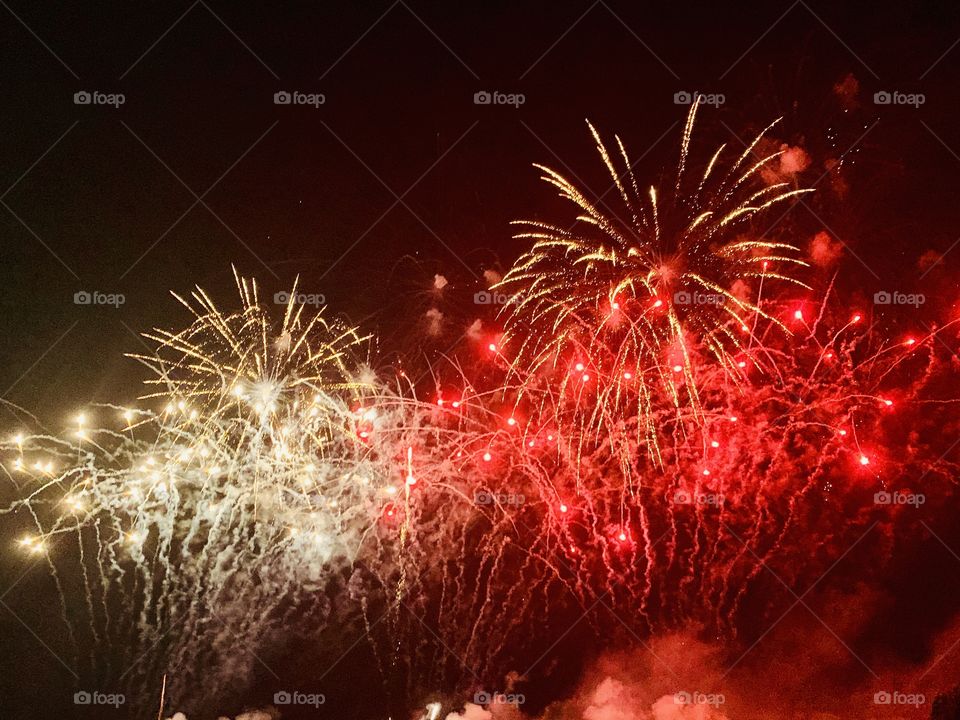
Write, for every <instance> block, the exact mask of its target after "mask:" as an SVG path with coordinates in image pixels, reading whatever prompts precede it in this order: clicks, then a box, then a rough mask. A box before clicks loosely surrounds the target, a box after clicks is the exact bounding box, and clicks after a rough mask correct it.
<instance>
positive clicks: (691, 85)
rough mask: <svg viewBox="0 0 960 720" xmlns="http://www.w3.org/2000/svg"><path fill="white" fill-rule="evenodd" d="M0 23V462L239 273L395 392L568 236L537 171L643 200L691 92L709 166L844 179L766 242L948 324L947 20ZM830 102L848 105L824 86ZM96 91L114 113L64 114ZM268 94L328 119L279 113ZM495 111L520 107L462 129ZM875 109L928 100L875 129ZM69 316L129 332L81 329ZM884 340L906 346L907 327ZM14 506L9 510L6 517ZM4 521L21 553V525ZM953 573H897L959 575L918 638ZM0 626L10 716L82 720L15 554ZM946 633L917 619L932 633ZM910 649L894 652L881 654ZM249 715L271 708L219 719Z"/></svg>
mask: <svg viewBox="0 0 960 720" xmlns="http://www.w3.org/2000/svg"><path fill="white" fill-rule="evenodd" d="M0 6H2V7H0V79H2V84H0V87H2V90H3V92H2V97H3V100H2V104H0V174H2V177H0V200H2V202H0V249H2V250H0V251H2V256H0V257H2V261H0V273H2V276H0V391H2V399H3V405H2V406H0V407H2V408H3V412H2V415H3V419H2V421H0V431H2V432H4V433H7V432H13V431H14V430H16V429H17V428H18V427H20V426H21V425H22V424H23V423H25V422H28V415H26V413H30V414H32V415H34V416H35V417H36V420H37V421H38V422H39V423H40V424H41V425H42V426H45V427H47V428H50V429H51V430H52V431H57V430H59V429H62V428H63V427H64V426H66V424H67V423H68V418H69V417H71V416H72V415H73V414H74V413H75V412H76V411H77V409H78V408H81V407H83V406H84V405H86V404H88V403H91V402H105V401H109V402H121V401H124V400H132V399H134V398H135V397H136V396H137V395H138V394H139V393H140V392H141V387H140V383H141V381H142V379H143V377H144V371H143V369H142V368H140V367H139V366H138V365H137V363H136V362H134V361H133V360H131V359H129V358H127V357H125V356H124V353H135V352H142V351H143V350H144V348H145V346H144V344H143V342H142V340H141V339H140V338H139V335H138V334H139V333H140V332H142V331H144V330H149V329H150V328H154V327H180V326H182V325H183V324H185V323H186V322H187V321H188V316H187V313H186V311H185V310H184V309H183V308H182V307H181V306H179V304H178V303H177V302H176V300H175V299H174V298H173V297H171V295H170V291H174V292H177V293H181V294H182V293H188V292H189V291H190V290H191V289H192V288H193V286H194V285H200V286H202V287H204V288H205V289H206V290H208V291H209V292H210V293H211V294H212V295H213V296H214V297H217V298H220V299H224V300H229V299H230V298H232V297H233V293H234V290H233V275H232V271H231V265H233V266H236V268H237V269H238V270H239V271H240V272H241V274H244V275H248V276H256V277H257V278H258V279H259V281H260V282H261V283H262V286H263V288H264V293H265V294H266V295H268V296H269V295H272V294H273V293H275V292H277V291H280V290H283V289H286V288H289V286H290V285H291V283H292V282H293V280H294V278H295V277H296V276H298V275H299V278H300V286H301V289H302V291H303V292H307V293H318V294H323V295H324V296H325V298H326V301H327V304H328V305H329V306H330V308H331V310H332V311H333V312H336V313H339V314H342V315H344V316H346V317H348V318H349V319H350V320H352V321H353V322H355V323H357V324H359V325H361V326H362V327H363V328H364V329H365V330H367V331H369V332H373V333H376V334H377V335H378V337H379V338H380V341H379V344H378V347H377V351H378V353H380V355H381V357H382V358H383V362H384V363H393V362H397V361H396V360H395V358H396V357H398V356H400V355H403V356H404V357H405V358H407V359H406V360H405V362H406V363H408V364H416V363H418V362H421V361H422V362H427V361H429V360H431V359H435V358H437V357H439V356H440V354H442V353H443V352H444V351H445V350H447V349H448V348H449V346H450V345H452V344H455V343H456V342H457V340H458V339H459V338H460V337H461V335H462V331H463V330H464V329H465V327H466V325H467V324H468V320H469V318H470V317H471V314H473V315H475V314H476V307H475V305H474V303H473V299H472V296H473V293H475V292H477V291H478V290H481V289H483V288H485V287H486V282H485V280H484V277H483V272H484V271H485V270H495V271H498V272H501V273H502V272H503V271H504V270H505V268H507V267H509V265H510V263H512V261H513V260H514V259H515V258H516V256H517V255H518V253H519V252H520V251H521V250H522V247H523V246H522V244H521V243H519V242H518V241H516V240H513V239H512V238H511V234H512V230H511V227H510V226H509V222H510V221H511V220H514V219H518V218H527V217H549V216H554V217H556V216H558V214H561V216H563V215H562V213H567V212H568V210H567V209H566V208H565V206H564V205H563V203H562V202H561V201H560V200H559V199H558V198H557V197H556V194H555V192H553V191H552V189H550V188H548V187H547V186H546V185H544V184H543V183H542V182H540V181H539V180H538V172H537V171H536V170H535V169H534V168H533V167H532V163H534V162H540V163H544V164H546V165H550V166H552V167H556V168H558V169H559V170H561V171H565V172H568V174H570V175H572V176H575V177H577V178H578V179H579V180H580V181H581V183H582V184H584V185H585V186H586V187H588V188H589V189H591V190H592V191H594V192H595V193H597V194H599V193H601V192H603V191H604V190H606V189H607V186H608V184H609V181H608V179H607V178H606V175H605V170H604V168H603V167H602V165H601V164H600V163H599V161H598V160H597V158H596V156H595V152H594V149H593V143H592V140H591V138H590V136H589V133H588V131H587V128H586V125H585V124H584V120H585V119H589V120H590V121H591V122H592V123H594V124H595V125H596V126H597V127H598V128H599V129H600V130H601V132H603V133H605V134H607V135H611V136H612V134H613V133H618V134H619V135H620V137H621V138H622V139H623V140H624V142H625V144H626V145H627V146H628V148H629V149H630V151H631V154H632V156H633V158H634V159H639V162H638V164H637V168H636V173H637V175H638V177H644V178H648V179H656V178H657V177H658V176H659V174H660V173H661V172H662V171H663V169H664V168H669V167H672V166H673V164H674V163H675V162H676V157H677V147H678V145H679V138H680V132H681V130H682V127H683V120H684V117H685V113H686V110H687V107H686V106H685V105H682V104H678V103H677V102H675V96H676V94H678V93H684V92H693V91H699V92H703V93H710V94H722V95H723V97H724V103H723V104H722V105H719V106H718V107H706V108H704V109H703V111H702V115H701V117H700V119H699V123H700V125H699V129H698V138H697V142H698V143H702V144H700V145H698V147H699V148H701V149H703V148H713V147H715V146H716V145H718V144H719V143H722V142H729V143H731V147H739V146H741V144H742V140H741V138H747V137H749V136H751V135H752V134H754V133H755V132H756V131H758V130H760V129H762V128H763V127H764V126H766V125H767V124H768V123H769V122H770V121H771V120H772V119H774V118H776V117H780V116H782V117H783V120H782V124H781V126H779V127H778V129H777V133H776V136H777V137H778V138H779V139H781V140H782V141H784V142H786V143H789V144H791V145H797V146H801V147H803V148H804V149H805V150H806V152H807V153H808V154H809V155H810V157H811V160H812V162H811V168H810V169H809V170H808V171H807V173H806V174H805V175H804V179H805V180H807V182H809V183H816V187H817V188H818V190H821V189H823V190H825V189H826V188H827V187H828V186H830V184H831V183H832V182H833V179H832V177H831V176H830V173H829V170H828V169H826V168H825V166H824V163H825V161H827V160H828V159H833V160H836V159H838V158H839V159H842V161H843V162H844V163H845V164H846V167H847V170H846V174H845V182H846V183H847V184H848V185H849V187H848V188H847V189H846V190H845V191H844V192H841V191H837V190H836V187H833V189H832V191H830V192H822V193H820V192H818V193H817V195H815V196H814V197H813V199H812V200H810V201H809V203H808V204H806V205H804V206H802V207H797V208H795V209H794V210H793V211H792V212H791V214H790V216H789V217H788V218H787V219H785V220H784V223H783V229H784V231H786V230H787V229H789V230H790V231H791V232H793V233H795V234H796V235H798V236H800V237H803V238H812V237H813V236H814V235H815V234H816V233H818V232H827V233H828V234H829V235H830V237H831V238H832V239H834V240H835V241H839V242H840V243H842V244H843V246H845V248H846V249H847V252H845V254H844V258H843V260H842V262H841V272H842V275H841V277H840V278H839V279H838V281H837V282H838V285H839V286H840V287H842V289H843V291H844V292H845V293H846V294H847V296H848V297H852V298H861V299H863V300H864V301H867V300H868V299H869V298H870V297H871V296H872V295H873V294H874V293H875V292H877V291H882V290H887V291H891V292H893V291H902V292H922V293H925V294H926V295H927V296H928V297H930V298H936V299H937V304H936V307H930V308H928V311H929V312H928V315H927V320H926V321H927V322H942V321H943V319H944V318H945V317H947V316H948V315H949V314H950V313H954V314H955V312H956V309H957V300H956V282H955V280H954V279H953V278H955V277H956V275H955V272H956V269H957V263H958V261H960V250H958V249H957V248H960V203H958V202H957V197H958V192H960V125H958V123H957V122H956V112H957V108H958V107H960V82H958V81H960V45H958V42H960V6H957V5H956V4H955V3H948V2H903V3H898V4H895V5H894V4H883V3H881V4H866V5H864V4H860V3H843V4H838V3H829V2H812V1H811V2H805V1H804V0H797V1H796V2H791V0H785V1H784V2H766V3H754V2H737V3H701V4H697V3H659V4H650V3H628V2H619V1H618V0H597V2H589V1H588V2H585V3H568V2H563V3H534V2H523V3H515V2H485V3H472V4H462V3H442V2H420V1H419V0H414V1H409V2H408V1H406V0H397V2H395V3H390V2H386V3H342V4H331V3H301V2H290V3H262V4H253V3H223V2H217V1H215V0H211V1H210V2H205V1H204V0H198V1H197V2H195V3H192V4H191V3H190V2H189V1H188V2H176V3H170V2H167V3H114V4H109V3H97V2H88V3H73V4H62V3H40V2H32V3H30V2H23V1H22V0H5V1H4V2H0ZM845 81H846V82H847V83H848V85H847V87H850V85H849V83H854V84H856V85H858V86H859V91H858V93H857V94H856V98H854V99H852V100H851V99H850V97H849V96H846V99H845V96H844V95H843V94H842V93H840V92H839V91H837V90H836V89H835V88H836V87H837V86H838V85H840V84H842V83H844V82H845ZM82 91H86V92H89V93H101V94H102V95H103V96H111V95H112V96H116V94H122V97H123V103H122V105H120V106H119V107H113V106H110V105H96V104H77V102H75V93H78V92H82ZM284 91H286V92H291V93H293V92H299V93H304V94H307V95H309V94H322V96H323V99H324V102H323V103H322V104H320V105H319V106H317V107H313V106H311V105H292V104H291V105H283V104H276V103H275V102H274V96H275V93H278V92H284ZM484 91H486V92H499V93H504V94H507V95H509V94H518V93H519V94H522V96H523V104H522V105H519V106H518V107H513V106H510V105H496V104H489V105H484V104H476V103H475V95H476V94H477V93H480V92H484ZM878 92H890V93H894V92H898V93H903V94H905V95H907V94H918V93H919V94H922V96H923V103H922V105H919V106H911V105H893V104H891V105H883V104H877V103H876V102H875V101H874V94H875V93H878ZM101 97H102V96H101ZM821 182H822V185H821V184H820V183H821ZM774 234H775V233H774ZM951 251H953V252H951ZM941 255H942V259H940V256H941ZM438 273H439V274H442V275H444V276H445V277H446V278H447V279H448V280H449V281H450V283H451V285H452V290H453V291H454V292H453V293H451V294H450V298H452V299H449V298H448V302H450V303H451V304H450V306H449V307H448V308H445V313H446V315H447V316H448V317H450V318H454V320H453V321H452V324H451V326H450V327H449V328H447V329H446V330H445V334H444V335H443V336H442V337H441V338H440V339H439V341H438V342H435V343H431V344H429V345H424V344H421V343H419V342H418V341H416V340H415V339H411V338H415V336H416V333H415V330H416V327H417V325H418V323H420V322H421V316H422V314H423V312H424V310H425V309H426V308H427V307H428V303H427V301H426V300H425V299H424V298H426V297H428V295H429V290H430V287H431V283H432V282H433V279H434V275H435V274H438ZM80 292H88V293H93V292H98V293H103V294H105V295H117V294H120V295H122V297H123V303H122V305H120V306H119V307H112V306H110V305H96V306H95V305H83V304H77V303H75V301H74V298H75V294H76V293H80ZM951 293H952V294H951ZM881 311H882V314H884V315H885V318H886V320H887V321H888V322H889V323H891V324H892V325H893V326H894V327H905V328H906V327H909V324H910V322H911V320H912V318H910V317H909V315H908V314H907V313H905V312H903V311H901V312H896V311H892V312H887V311H886V309H881ZM871 312H872V310H871ZM461 320H462V322H461ZM458 323H459V324H458ZM411 349H413V350H416V351H418V352H415V353H413V354H412V355H411V353H410V351H411ZM418 353H420V354H419V355H418ZM13 497H14V494H13V491H12V489H11V487H10V486H9V485H6V486H5V488H4V491H3V492H2V493H0V498H2V501H3V504H4V505H6V504H7V503H8V502H9V501H10V500H12V498H13ZM4 524H6V525H7V526H8V528H5V529H3V530H0V544H3V543H6V544H10V545H12V538H13V537H14V536H15V534H16V532H17V531H18V530H19V528H20V525H18V524H17V522H16V521H12V520H9V518H7V517H0V527H3V525H4ZM954 547H960V545H954ZM931 552H934V551H932V550H931ZM939 552H940V554H939V555H936V556H935V559H930V556H928V558H927V559H928V562H929V567H927V568H926V570H925V571H924V570H922V569H921V570H919V571H918V570H917V569H916V568H913V569H912V570H910V571H907V570H903V572H902V573H901V575H903V576H906V575H909V574H911V573H912V572H920V574H921V575H923V576H924V577H927V578H930V577H935V576H936V575H937V574H938V573H940V572H943V573H945V575H948V576H949V579H947V580H942V582H943V583H944V585H941V581H940V580H937V581H934V580H929V579H928V580H925V581H924V582H922V583H920V584H919V586H918V585H915V584H910V586H909V588H906V586H904V589H903V591H902V593H901V596H902V597H903V598H905V600H904V602H905V603H906V607H905V608H904V609H902V613H903V614H904V615H905V616H909V615H911V614H913V615H914V616H915V615H917V614H921V615H922V614H923V613H922V612H920V611H919V610H917V609H916V607H911V606H910V598H912V597H914V596H919V595H924V596H929V594H930V592H931V588H938V587H947V586H948V587H952V588H954V589H956V587H957V584H958V579H957V578H958V577H960V562H957V563H955V561H954V558H951V557H950V556H949V555H948V554H945V553H944V551H943V549H942V547H941V548H940V551H939ZM951 563H954V564H953V565H951ZM947 566H949V569H943V568H945V567H947ZM899 577H900V576H898V578H899ZM891 582H892V584H893V585H894V586H895V585H896V583H897V582H900V580H899V579H894V580H893V581H891ZM918 588H919V589H918ZM933 592H934V593H936V592H937V591H936V590H933ZM0 599H2V603H3V605H2V606H0V638H2V642H0V644H2V647H3V651H2V660H0V717H2V718H4V720H6V719H7V718H10V719H11V720H12V719H13V718H42V717H67V716H68V715H65V714H63V713H64V712H67V713H74V712H77V711H76V708H75V707H74V706H72V705H68V706H67V707H68V709H67V710H62V709H58V708H60V707H61V706H63V700H62V698H61V697H60V696H61V695H62V696H65V697H69V695H68V693H67V692H66V691H65V690H64V691H60V690H59V689H58V690H57V691H56V693H57V694H56V697H55V698H54V699H51V700H50V702H49V703H47V702H46V701H45V700H44V699H43V696H44V694H45V693H48V692H50V688H61V687H62V688H68V687H72V686H73V685H74V684H75V682H74V680H73V678H71V677H70V674H69V672H68V670H67V669H65V668H64V667H63V665H62V664H61V663H60V662H58V660H57V659H56V658H55V656H54V655H55V653H54V650H55V649H57V648H58V647H59V643H60V642H61V640H62V638H61V637H59V635H60V634H61V633H62V629H61V627H60V625H59V624H58V622H57V610H56V607H55V604H56V600H55V593H54V592H52V591H51V585H50V582H49V578H48V576H47V575H46V574H45V572H44V570H43V567H42V565H41V566H36V567H34V566H33V558H23V557H20V556H17V555H15V554H10V553H0ZM934 604H935V605H936V603H934ZM944 604H945V605H946V606H945V607H937V608H936V609H935V610H933V611H932V612H931V616H932V617H933V618H934V619H933V620H931V622H933V623H944V622H946V618H947V617H949V616H950V614H951V613H952V612H953V609H955V604H954V605H953V606H949V603H946V601H944ZM891 612H893V613H894V614H896V612H897V611H891ZM919 624H921V625H922V624H923V622H920V623H919ZM934 630H935V628H926V629H925V630H924V632H931V633H932V632H934ZM348 644H349V643H348ZM45 646H50V647H49V648H46V647H45ZM924 648H925V646H924V643H923V641H922V640H921V641H917V640H916V639H915V638H913V637H912V636H910V633H904V637H903V638H900V639H898V640H896V641H895V642H894V649H893V650H891V652H892V653H894V654H895V653H897V652H902V653H903V654H904V655H907V656H909V655H922V654H923V652H924V651H925V650H924ZM952 662H957V661H956V658H954V659H953V660H952ZM363 671H364V660H363V658H358V659H356V660H355V661H347V662H345V663H344V664H343V666H342V670H340V671H338V673H341V676H340V677H341V680H342V682H344V683H347V682H349V683H351V684H356V685H358V686H359V689H358V690H357V692H358V693H359V694H361V695H363V694H364V693H365V692H366V691H365V690H364V689H363V682H364V678H363V677H362V673H363ZM335 675H336V674H335ZM371 682H374V683H375V682H376V681H375V680H372V681H371ZM369 692H370V694H371V695H373V696H377V695H378V693H379V690H371V691H369ZM247 702H249V703H250V704H255V703H256V702H259V696H251V697H250V698H249V699H247V698H240V699H238V701H237V703H236V708H226V710H230V711H235V710H236V709H239V708H241V707H242V706H243V705H244V704H246V703H247ZM371 702H372V703H373V706H374V707H375V706H376V705H375V702H374V701H371ZM358 712H360V715H358V717H371V718H373V717H377V714H376V711H375V710H372V709H371V710H366V709H364V710H361V711H358ZM364 713H367V714H364ZM71 716H72V715H71ZM77 716H78V717H79V716H80V715H79V714H78V715H77ZM112 716H113V715H111V717H112ZM84 717H87V716H86V715H84ZM91 717H92V716H91Z"/></svg>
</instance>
